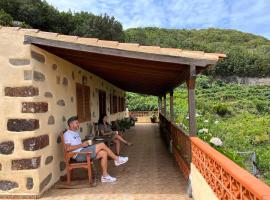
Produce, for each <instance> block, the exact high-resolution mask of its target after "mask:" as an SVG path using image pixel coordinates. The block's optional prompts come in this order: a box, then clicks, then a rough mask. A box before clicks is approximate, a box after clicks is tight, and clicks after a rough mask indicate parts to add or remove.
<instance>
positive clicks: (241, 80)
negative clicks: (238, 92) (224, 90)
mask: <svg viewBox="0 0 270 200" xmlns="http://www.w3.org/2000/svg"><path fill="white" fill-rule="evenodd" d="M216 79H218V80H222V81H224V82H226V83H238V84H245V85H270V77H266V78H252V77H238V76H227V77H216Z"/></svg>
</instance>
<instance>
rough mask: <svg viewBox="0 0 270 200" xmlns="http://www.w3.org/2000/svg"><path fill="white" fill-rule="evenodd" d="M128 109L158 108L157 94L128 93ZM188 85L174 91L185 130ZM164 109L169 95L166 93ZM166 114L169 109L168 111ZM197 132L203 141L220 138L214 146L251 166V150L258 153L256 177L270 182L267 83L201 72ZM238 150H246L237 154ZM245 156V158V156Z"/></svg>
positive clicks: (179, 121)
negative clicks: (249, 82) (240, 82)
mask: <svg viewBox="0 0 270 200" xmlns="http://www.w3.org/2000/svg"><path fill="white" fill-rule="evenodd" d="M127 98H128V107H129V110H146V109H154V110H156V109H157V97H153V96H145V95H138V94H134V93H128V96H127ZM187 99H188V97H187V88H186V86H185V85H183V86H181V87H178V88H177V89H176V90H175V93H174V108H175V119H176V123H177V124H178V125H180V126H181V127H183V128H184V129H185V130H186V131H188V104H187ZM166 102H167V108H168V109H167V112H168V111H169V103H168V102H169V95H167V101H166ZM168 116H169V113H168ZM196 119H197V126H198V136H199V137H200V138H201V139H203V140H204V141H206V142H210V139H211V138H212V137H218V138H220V139H221V140H222V142H223V146H222V147H220V148H217V149H218V150H219V151H221V152H222V153H223V154H225V155H226V156H228V157H229V158H230V159H232V160H234V161H235V162H236V163H237V164H239V165H240V166H242V167H244V168H246V169H248V170H251V167H250V165H251V163H252V161H251V160H250V159H251V157H250V156H251V152H255V153H256V155H257V159H256V166H257V168H258V170H259V173H258V174H257V175H258V177H260V178H261V179H263V180H264V181H265V182H266V183H268V184H270V87H269V86H245V85H238V84H225V83H223V82H222V81H215V80H214V79H211V78H209V77H207V76H200V77H199V78H198V80H197V88H196ZM238 152H246V154H239V153H238ZM246 159H247V160H246Z"/></svg>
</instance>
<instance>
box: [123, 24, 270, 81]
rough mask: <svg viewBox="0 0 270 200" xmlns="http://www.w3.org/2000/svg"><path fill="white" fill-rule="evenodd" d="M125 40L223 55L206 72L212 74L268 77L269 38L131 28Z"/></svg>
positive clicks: (225, 32) (212, 31)
mask: <svg viewBox="0 0 270 200" xmlns="http://www.w3.org/2000/svg"><path fill="white" fill-rule="evenodd" d="M125 41H126V42H135V43H139V44H143V45H160V46H161V47H172V48H181V49H188V50H199V51H205V52H220V53H225V54H227V58H226V59H225V60H223V61H221V62H219V63H218V65H217V66H216V68H214V69H212V70H211V71H208V72H207V73H206V74H211V75H214V76H216V75H219V76H231V75H236V76H242V77H243V76H244V77H268V76H270V40H267V39H266V38H264V37H260V36H256V35H252V34H248V33H243V32H240V31H236V30H225V29H212V28H210V29H201V30H186V29H182V30H176V29H161V28H132V29H128V30H126V31H125Z"/></svg>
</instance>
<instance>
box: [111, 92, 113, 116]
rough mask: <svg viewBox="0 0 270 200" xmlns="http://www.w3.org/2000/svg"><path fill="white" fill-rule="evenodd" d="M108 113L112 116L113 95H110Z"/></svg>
mask: <svg viewBox="0 0 270 200" xmlns="http://www.w3.org/2000/svg"><path fill="white" fill-rule="evenodd" d="M110 113H111V114H113V95H112V94H110Z"/></svg>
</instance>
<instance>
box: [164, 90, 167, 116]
mask: <svg viewBox="0 0 270 200" xmlns="http://www.w3.org/2000/svg"><path fill="white" fill-rule="evenodd" d="M166 112H167V108H166V93H165V94H164V95H163V115H164V116H165V117H166Z"/></svg>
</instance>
